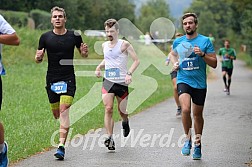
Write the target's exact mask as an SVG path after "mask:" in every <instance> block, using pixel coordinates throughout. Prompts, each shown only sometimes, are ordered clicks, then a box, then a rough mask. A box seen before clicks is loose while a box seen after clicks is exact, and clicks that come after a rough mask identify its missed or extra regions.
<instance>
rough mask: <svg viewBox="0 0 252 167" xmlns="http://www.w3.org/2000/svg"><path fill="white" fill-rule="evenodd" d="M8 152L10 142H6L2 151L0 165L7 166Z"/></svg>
mask: <svg viewBox="0 0 252 167" xmlns="http://www.w3.org/2000/svg"><path fill="white" fill-rule="evenodd" d="M7 152H8V144H7V143H6V142H4V151H3V152H2V153H0V167H7V166H8V163H9V160H8V157H7Z"/></svg>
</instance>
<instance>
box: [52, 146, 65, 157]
mask: <svg viewBox="0 0 252 167" xmlns="http://www.w3.org/2000/svg"><path fill="white" fill-rule="evenodd" d="M54 156H55V157H56V158H57V159H58V160H64V157H65V148H64V147H63V146H59V148H58V149H57V151H56V153H55V154H54Z"/></svg>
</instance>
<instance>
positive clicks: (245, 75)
mask: <svg viewBox="0 0 252 167" xmlns="http://www.w3.org/2000/svg"><path fill="white" fill-rule="evenodd" d="M219 65H220V64H218V68H217V69H215V70H213V75H211V78H212V79H209V81H208V93H207V99H206V105H205V110H204V119H205V125H204V131H203V137H202V159H201V160H192V157H191V156H182V155H181V154H180V152H181V147H182V140H183V129H182V123H181V119H180V118H176V116H175V112H176V107H175V102H174V100H173V98H171V99H168V100H166V101H164V102H162V103H160V104H157V105H155V106H154V107H151V108H149V109H147V110H145V111H144V112H141V113H139V114H137V115H134V116H132V117H131V118H130V126H131V129H132V131H131V133H130V136H129V137H128V138H126V139H124V138H123V137H122V134H121V122H119V123H116V124H115V134H116V135H117V138H116V139H115V142H116V151H115V152H113V153H111V152H108V150H107V148H105V147H103V144H102V143H103V140H102V139H103V137H102V136H103V134H104V129H98V130H95V131H94V132H91V133H89V134H87V135H85V136H80V137H79V138H76V139H75V140H73V141H72V142H71V143H70V144H69V146H68V147H67V148H66V157H65V160H64V161H57V160H55V159H54V157H53V154H54V152H55V149H54V150H51V151H48V152H44V153H41V154H37V155H35V156H32V157H30V158H28V159H25V160H22V161H20V162H18V163H16V164H12V165H11V166H15V167H45V166H46V167H82V166H85V167H94V166H104V167H107V166H108V167H117V166H118V167H126V166H127V167H136V166H137V167H164V166H172V167H180V166H181V167H189V166H194V167H217V166H220V167H226V166H227V167H243V166H244V167H246V166H248V164H246V163H249V162H251V160H252V130H251V129H252V103H251V102H252V88H251V85H252V84H251V83H252V71H251V70H248V69H247V68H245V66H244V63H243V62H241V61H238V60H237V61H235V68H234V73H233V78H232V86H231V95H229V96H228V95H226V94H225V93H224V92H223V82H222V77H221V72H220V66H219ZM251 166H252V165H251Z"/></svg>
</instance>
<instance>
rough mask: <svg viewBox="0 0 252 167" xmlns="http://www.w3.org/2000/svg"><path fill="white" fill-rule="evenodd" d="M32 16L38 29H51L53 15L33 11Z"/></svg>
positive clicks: (36, 10)
mask: <svg viewBox="0 0 252 167" xmlns="http://www.w3.org/2000/svg"><path fill="white" fill-rule="evenodd" d="M30 16H31V18H32V19H33V20H34V22H35V28H36V29H40V30H46V29H50V28H51V21H50V20H51V14H50V13H48V12H46V11H43V10H39V9H34V10H31V12H30Z"/></svg>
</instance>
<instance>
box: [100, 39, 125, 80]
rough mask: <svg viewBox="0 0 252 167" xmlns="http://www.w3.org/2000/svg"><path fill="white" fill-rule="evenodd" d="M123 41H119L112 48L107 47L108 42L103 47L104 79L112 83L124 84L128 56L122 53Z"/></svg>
mask: <svg viewBox="0 0 252 167" xmlns="http://www.w3.org/2000/svg"><path fill="white" fill-rule="evenodd" d="M123 42H124V41H123V40H121V39H119V40H118V41H117V43H116V44H115V46H114V47H112V48H111V47H109V43H110V41H107V42H105V43H104V45H103V53H104V60H105V62H106V63H105V73H104V78H105V79H107V80H109V81H111V82H114V83H122V84H123V83H125V77H126V73H127V62H128V56H127V55H126V54H125V53H122V51H121V46H122V44H123Z"/></svg>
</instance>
